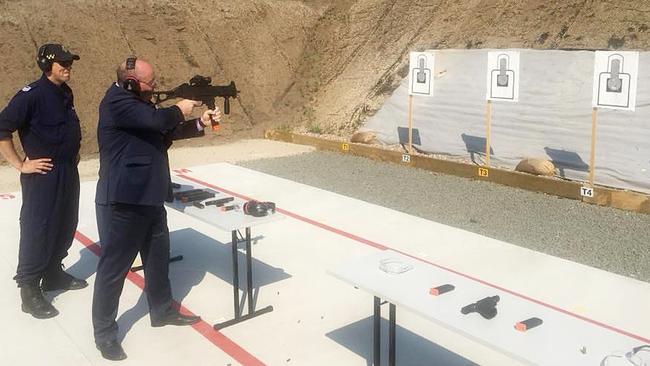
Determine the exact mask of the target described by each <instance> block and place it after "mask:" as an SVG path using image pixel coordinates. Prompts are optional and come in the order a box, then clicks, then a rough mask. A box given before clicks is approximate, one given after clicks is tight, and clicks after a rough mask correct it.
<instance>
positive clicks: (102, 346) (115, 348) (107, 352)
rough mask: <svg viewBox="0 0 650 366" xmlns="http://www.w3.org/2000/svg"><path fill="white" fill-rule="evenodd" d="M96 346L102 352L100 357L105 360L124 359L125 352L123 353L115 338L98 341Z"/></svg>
mask: <svg viewBox="0 0 650 366" xmlns="http://www.w3.org/2000/svg"><path fill="white" fill-rule="evenodd" d="M96 346H97V349H98V350H99V351H100V352H101V353H102V357H104V358H105V359H107V360H111V361H121V360H125V359H126V353H124V349H123V348H122V346H121V345H120V344H119V343H118V342H117V340H115V339H113V340H110V341H106V342H102V343H98V344H96Z"/></svg>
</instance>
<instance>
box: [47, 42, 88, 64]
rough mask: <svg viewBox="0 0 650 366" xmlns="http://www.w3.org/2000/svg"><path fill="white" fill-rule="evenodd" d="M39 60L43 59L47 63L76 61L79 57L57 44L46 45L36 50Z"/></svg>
mask: <svg viewBox="0 0 650 366" xmlns="http://www.w3.org/2000/svg"><path fill="white" fill-rule="evenodd" d="M38 55H39V58H45V59H46V60H47V61H49V62H57V61H73V60H78V59H79V56H78V55H75V54H74V53H71V52H70V51H68V50H66V49H65V48H64V47H63V46H62V45H60V44H58V43H47V44H44V45H42V46H41V48H39V49H38Z"/></svg>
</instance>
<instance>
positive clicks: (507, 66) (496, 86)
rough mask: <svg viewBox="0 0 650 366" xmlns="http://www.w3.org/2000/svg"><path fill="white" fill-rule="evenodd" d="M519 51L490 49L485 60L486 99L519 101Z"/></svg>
mask: <svg viewBox="0 0 650 366" xmlns="http://www.w3.org/2000/svg"><path fill="white" fill-rule="evenodd" d="M519 80H521V78H520V77H519V52H518V51H490V52H488V60H487V93H486V99H487V100H496V101H505V102H517V101H519Z"/></svg>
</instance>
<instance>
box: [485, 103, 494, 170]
mask: <svg viewBox="0 0 650 366" xmlns="http://www.w3.org/2000/svg"><path fill="white" fill-rule="evenodd" d="M491 136H492V101H491V100H488V101H487V105H486V106H485V167H486V168H489V167H490V148H491V147H490V144H491V141H490V138H491Z"/></svg>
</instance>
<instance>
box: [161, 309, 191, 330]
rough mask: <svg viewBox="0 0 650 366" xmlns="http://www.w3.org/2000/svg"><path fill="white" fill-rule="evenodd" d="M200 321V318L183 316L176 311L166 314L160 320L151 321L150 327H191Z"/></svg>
mask: <svg viewBox="0 0 650 366" xmlns="http://www.w3.org/2000/svg"><path fill="white" fill-rule="evenodd" d="M200 320H201V317H200V316H195V315H183V314H181V313H179V312H178V311H175V310H172V311H170V312H168V313H167V314H166V315H165V316H164V317H163V318H162V319H151V326H152V327H164V326H165V325H192V324H195V323H198V322H199V321H200Z"/></svg>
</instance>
